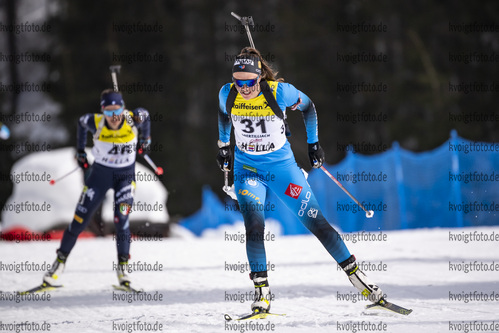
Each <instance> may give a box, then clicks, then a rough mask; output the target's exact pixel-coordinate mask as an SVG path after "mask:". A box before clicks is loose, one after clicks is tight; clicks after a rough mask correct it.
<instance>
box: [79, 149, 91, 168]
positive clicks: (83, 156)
mask: <svg viewBox="0 0 499 333" xmlns="http://www.w3.org/2000/svg"><path fill="white" fill-rule="evenodd" d="M76 162H78V166H79V167H80V168H82V169H83V170H86V169H88V167H89V166H90V164H89V163H88V160H87V153H85V151H84V150H78V152H77V153H76Z"/></svg>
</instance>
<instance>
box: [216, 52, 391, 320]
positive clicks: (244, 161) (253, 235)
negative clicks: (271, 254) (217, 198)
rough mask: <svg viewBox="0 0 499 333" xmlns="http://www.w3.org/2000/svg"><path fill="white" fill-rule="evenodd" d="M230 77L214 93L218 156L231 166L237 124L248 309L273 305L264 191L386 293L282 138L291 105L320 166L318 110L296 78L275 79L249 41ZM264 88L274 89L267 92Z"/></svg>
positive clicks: (367, 288)
mask: <svg viewBox="0 0 499 333" xmlns="http://www.w3.org/2000/svg"><path fill="white" fill-rule="evenodd" d="M232 81H233V83H227V84H225V85H224V86H223V87H222V89H221V90H220V93H219V118H218V119H219V120H218V125H219V141H218V147H219V152H218V155H217V162H218V165H219V167H220V168H221V169H222V171H230V170H231V167H232V158H231V157H232V154H231V150H230V132H231V128H232V127H234V136H235V140H236V145H235V148H234V150H235V154H234V187H235V192H236V195H237V200H238V202H239V206H240V210H241V213H242V215H243V218H244V225H245V228H246V253H247V256H248V261H249V265H250V268H251V273H250V278H251V279H252V280H253V282H254V286H255V300H254V302H253V303H252V304H251V310H252V311H254V312H255V311H260V312H261V311H263V312H268V311H269V309H270V299H271V294H270V288H269V283H268V280H267V265H266V263H267V259H266V254H265V246H264V241H263V238H264V229H265V212H264V210H263V207H264V204H265V199H266V196H267V192H268V191H269V190H270V191H273V192H274V193H275V194H276V196H277V197H278V198H279V199H280V200H281V201H282V202H283V203H284V204H285V205H286V206H287V207H288V208H289V209H290V210H291V211H292V212H293V213H294V214H295V215H296V216H297V217H298V219H299V220H300V221H301V222H302V223H303V224H304V225H305V226H306V227H307V228H308V229H309V230H310V231H311V232H312V233H313V234H314V235H315V236H316V237H317V238H318V239H319V241H320V242H321V243H322V245H323V246H324V247H325V248H326V250H327V251H328V252H329V254H330V255H331V256H332V257H333V258H334V259H335V260H336V261H337V262H338V263H339V265H340V266H341V267H342V268H343V269H344V270H345V272H346V273H347V275H348V277H349V279H350V281H351V282H352V284H353V285H354V286H355V287H356V288H357V289H359V290H360V291H361V292H362V294H364V295H365V296H367V297H368V298H369V300H371V301H372V302H375V303H376V302H378V301H380V300H381V299H382V297H383V293H382V291H381V289H380V288H379V287H378V286H376V285H375V284H374V283H372V282H371V281H369V279H367V277H366V276H365V274H364V273H363V272H362V271H361V270H360V269H359V268H358V266H357V263H356V261H355V257H354V256H353V255H351V254H350V252H349V251H348V249H347V247H346V245H345V243H344V242H343V240H342V239H341V237H340V236H339V234H338V233H337V231H336V230H335V229H334V228H333V227H332V226H331V225H330V224H329V223H328V221H326V219H325V218H324V216H323V215H322V212H321V210H320V208H319V205H318V203H317V200H316V198H315V196H314V194H313V192H312V189H311V188H310V186H309V185H308V183H307V181H306V178H305V176H304V174H303V172H302V171H301V169H300V168H299V167H298V165H297V164H296V161H295V158H294V155H293V152H292V151H291V147H290V144H289V142H288V140H287V138H286V124H285V121H284V119H285V111H286V108H287V107H289V108H290V109H291V110H299V111H301V112H302V115H303V119H304V121H305V127H306V131H307V142H308V146H309V148H308V150H309V158H310V162H311V164H312V165H313V167H314V168H319V167H320V166H321V165H322V163H323V162H324V152H323V150H322V148H321V146H320V144H319V139H318V128H317V114H316V110H315V106H314V104H313V103H312V101H311V100H310V99H309V98H308V97H307V95H305V94H304V93H302V92H301V91H299V90H297V89H296V88H295V87H294V86H293V85H291V84H289V83H284V82H282V81H283V80H282V79H278V80H277V79H276V73H275V72H273V71H272V69H271V68H270V67H269V66H268V64H267V63H266V62H265V60H264V59H263V58H262V57H261V55H260V52H258V50H256V49H253V48H250V47H247V48H244V49H242V50H241V53H240V54H239V55H238V56H237V57H236V60H235V62H234V66H233V68H232ZM265 82H266V83H267V84H265ZM233 87H235V90H234V89H233ZM231 89H232V90H233V92H232V93H231ZM264 89H267V91H270V92H271V94H269V93H265V91H264ZM264 95H267V96H268V98H266V97H265V96H264ZM234 96H235V99H234ZM272 99H273V100H274V101H272ZM227 101H229V102H227ZM275 101H277V105H278V107H279V109H277V108H276V111H275V112H274V110H273V109H272V107H271V106H270V105H271V104H272V102H275ZM276 112H277V113H276ZM269 180H271V181H269Z"/></svg>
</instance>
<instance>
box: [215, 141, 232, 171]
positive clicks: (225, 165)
mask: <svg viewBox="0 0 499 333" xmlns="http://www.w3.org/2000/svg"><path fill="white" fill-rule="evenodd" d="M217 163H218V167H219V168H220V170H222V171H230V170H231V169H232V153H231V151H230V146H229V145H227V146H225V147H221V148H219V149H218V154H217Z"/></svg>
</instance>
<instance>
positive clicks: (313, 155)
mask: <svg viewBox="0 0 499 333" xmlns="http://www.w3.org/2000/svg"><path fill="white" fill-rule="evenodd" d="M308 158H309V160H310V164H312V166H313V167H314V168H316V169H318V168H320V167H321V166H322V163H324V158H325V157H324V150H322V147H321V145H320V144H319V141H317V142H316V143H309V144H308Z"/></svg>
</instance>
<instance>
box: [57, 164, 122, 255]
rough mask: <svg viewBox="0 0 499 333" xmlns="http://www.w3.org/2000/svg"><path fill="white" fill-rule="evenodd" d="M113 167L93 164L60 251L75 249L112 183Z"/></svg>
mask: <svg viewBox="0 0 499 333" xmlns="http://www.w3.org/2000/svg"><path fill="white" fill-rule="evenodd" d="M110 172H111V169H110V168H106V167H103V166H101V165H98V164H94V165H93V166H92V170H91V171H90V175H89V177H88V178H87V180H86V181H85V186H84V187H83V191H82V193H81V196H80V199H79V200H78V204H77V205H76V210H75V215H74V217H73V221H72V222H71V224H70V225H69V226H68V228H67V229H66V230H65V231H64V235H63V237H62V241H61V247H60V248H59V251H61V252H62V253H64V254H65V255H66V256H67V255H69V253H70V252H71V250H72V249H73V247H74V245H75V243H76V240H77V239H78V236H79V235H80V233H81V232H82V231H83V230H85V228H86V226H87V225H88V223H89V222H90V219H91V218H92V215H93V214H94V212H95V210H96V209H97V208H98V207H99V205H100V204H101V202H102V200H103V199H104V196H105V195H106V192H107V190H108V189H109V188H110V187H111V185H112V183H111V181H110V180H109V179H110V177H111V173H110Z"/></svg>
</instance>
